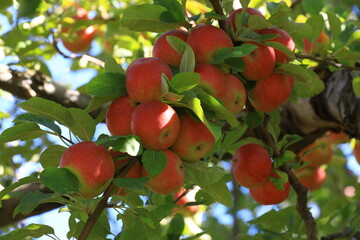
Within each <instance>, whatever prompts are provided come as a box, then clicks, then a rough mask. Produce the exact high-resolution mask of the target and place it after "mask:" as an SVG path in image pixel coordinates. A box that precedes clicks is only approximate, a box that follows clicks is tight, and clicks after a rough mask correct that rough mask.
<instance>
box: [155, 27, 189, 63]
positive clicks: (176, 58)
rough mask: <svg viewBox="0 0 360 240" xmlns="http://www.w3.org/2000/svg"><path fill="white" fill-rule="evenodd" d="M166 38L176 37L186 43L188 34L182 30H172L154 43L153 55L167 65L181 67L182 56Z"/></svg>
mask: <svg viewBox="0 0 360 240" xmlns="http://www.w3.org/2000/svg"><path fill="white" fill-rule="evenodd" d="M166 36H174V37H177V38H180V39H181V40H183V41H184V42H186V40H187V37H188V33H187V32H185V31H182V30H178V29H176V30H171V31H168V32H166V33H164V34H163V35H161V36H160V37H159V38H158V39H157V40H156V41H155V43H154V47H153V50H152V54H153V56H154V57H158V58H161V59H163V60H164V61H165V62H166V63H167V64H169V65H172V66H175V67H179V66H180V62H181V58H182V55H181V54H180V53H178V52H177V51H176V50H175V49H173V48H172V47H171V46H170V44H169V43H168V42H167V40H166Z"/></svg>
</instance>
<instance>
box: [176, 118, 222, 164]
mask: <svg viewBox="0 0 360 240" xmlns="http://www.w3.org/2000/svg"><path fill="white" fill-rule="evenodd" d="M179 118H180V132H179V135H178V137H177V139H176V140H175V143H174V144H173V145H172V146H171V150H173V151H174V152H175V153H177V154H178V155H179V157H180V158H181V159H182V160H185V161H197V160H200V158H202V157H204V156H205V155H206V154H207V153H208V152H210V150H211V149H212V147H213V146H214V143H215V138H214V136H213V135H212V133H211V132H210V131H209V129H208V128H207V127H206V126H205V124H204V123H202V122H201V121H200V120H197V119H196V120H195V119H194V118H192V117H191V116H190V115H189V114H187V113H184V114H181V115H180V117H179Z"/></svg>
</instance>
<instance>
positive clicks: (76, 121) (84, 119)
mask: <svg viewBox="0 0 360 240" xmlns="http://www.w3.org/2000/svg"><path fill="white" fill-rule="evenodd" d="M68 111H69V113H70V116H71V119H72V120H70V119H68V121H66V125H67V127H68V128H69V129H70V130H71V131H72V132H73V133H74V134H75V135H77V136H79V137H80V138H81V140H83V141H90V140H92V138H93V137H94V134H95V129H96V122H95V120H94V119H93V118H92V117H91V116H90V115H89V114H88V113H87V112H86V111H85V110H82V109H79V108H69V109H68Z"/></svg>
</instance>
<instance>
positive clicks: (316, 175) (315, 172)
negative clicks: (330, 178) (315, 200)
mask: <svg viewBox="0 0 360 240" xmlns="http://www.w3.org/2000/svg"><path fill="white" fill-rule="evenodd" d="M296 175H297V176H298V178H299V180H300V182H301V184H302V185H304V186H305V187H307V188H308V189H309V191H314V190H317V189H319V188H320V187H321V186H322V185H323V184H324V182H325V179H326V171H325V169H323V168H322V167H316V168H309V167H305V168H302V169H299V170H298V171H296Z"/></svg>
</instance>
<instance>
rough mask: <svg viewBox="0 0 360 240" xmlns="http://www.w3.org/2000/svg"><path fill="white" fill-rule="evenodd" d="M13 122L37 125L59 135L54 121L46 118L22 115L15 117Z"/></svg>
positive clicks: (58, 129) (31, 114) (59, 130)
mask: <svg viewBox="0 0 360 240" xmlns="http://www.w3.org/2000/svg"><path fill="white" fill-rule="evenodd" d="M14 122H34V123H38V124H40V125H43V126H45V127H47V128H49V129H51V130H53V131H54V132H55V133H57V134H59V135H61V128H60V127H59V126H58V125H57V124H55V123H54V120H51V119H49V118H46V117H41V116H38V115H36V114H33V113H24V114H21V115H19V116H17V117H16V118H15V120H14Z"/></svg>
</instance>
